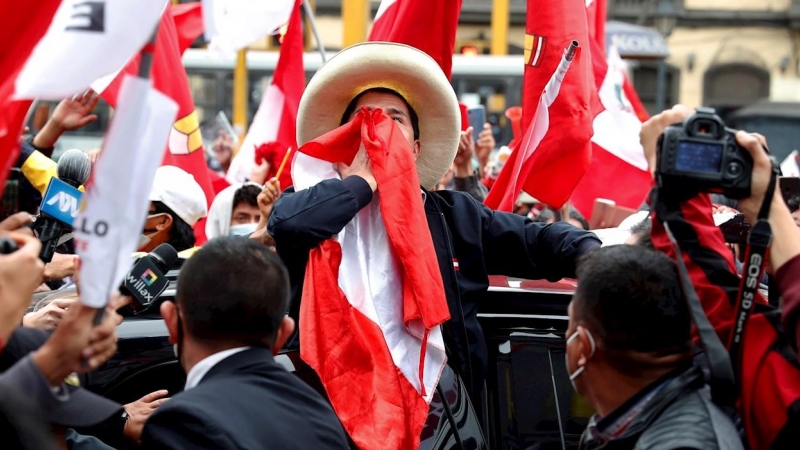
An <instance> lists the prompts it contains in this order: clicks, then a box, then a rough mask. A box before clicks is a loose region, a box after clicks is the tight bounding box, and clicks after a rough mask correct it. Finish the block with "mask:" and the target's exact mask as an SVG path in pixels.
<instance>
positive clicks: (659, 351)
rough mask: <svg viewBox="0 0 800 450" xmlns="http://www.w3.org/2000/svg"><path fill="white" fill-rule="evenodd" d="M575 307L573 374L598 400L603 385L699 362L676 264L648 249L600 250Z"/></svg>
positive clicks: (583, 277) (584, 269)
mask: <svg viewBox="0 0 800 450" xmlns="http://www.w3.org/2000/svg"><path fill="white" fill-rule="evenodd" d="M577 275H578V288H577V291H576V292H575V296H574V297H573V299H572V302H571V303H570V306H569V329H568V331H567V338H568V343H567V370H568V372H569V373H570V375H571V378H572V380H573V382H574V383H575V385H576V388H577V389H578V390H579V391H580V392H581V393H582V394H584V396H586V397H587V399H589V400H590V401H591V396H592V389H593V387H596V384H595V382H596V381H597V380H598V379H603V378H605V379H609V378H612V377H634V378H640V379H651V378H657V377H660V376H662V375H663V374H665V373H668V372H670V371H672V370H675V369H676V368H678V367H679V366H681V365H682V364H685V363H686V361H687V360H690V358H691V351H690V343H691V323H690V317H689V311H688V308H687V306H686V302H685V300H684V297H683V293H682V291H681V288H680V280H679V277H678V272H677V269H676V267H675V264H674V263H673V262H672V261H671V260H670V259H669V258H667V257H666V256H665V255H663V254H662V253H659V252H657V251H654V250H650V249H647V248H644V247H640V246H633V245H615V246H610V247H604V248H599V249H597V250H595V251H593V252H592V253H591V254H590V255H589V256H588V257H587V258H586V259H585V260H584V261H582V262H581V264H580V266H579V267H578V273H577Z"/></svg>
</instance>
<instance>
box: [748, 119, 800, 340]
mask: <svg viewBox="0 0 800 450" xmlns="http://www.w3.org/2000/svg"><path fill="white" fill-rule="evenodd" d="M736 137H737V139H738V140H739V144H740V145H741V146H742V147H744V148H745V149H747V150H748V151H749V152H750V154H751V155H752V156H753V166H754V168H753V188H752V195H751V196H750V197H749V198H747V199H744V200H741V201H740V202H739V208H740V209H741V210H742V212H743V213H744V215H745V217H747V220H748V221H749V222H750V223H755V220H756V218H757V216H758V211H759V209H760V208H761V205H762V203H763V202H764V197H765V194H766V190H767V186H768V185H769V174H770V172H771V170H772V162H771V161H770V160H769V158H768V157H767V155H766V154H765V153H764V151H763V150H762V148H761V146H762V144H766V142H765V141H764V138H763V136H760V135H748V134H746V133H742V132H739V134H738V135H737V136H736ZM768 220H769V224H770V228H771V229H772V246H771V247H770V255H769V260H770V264H771V265H772V271H773V273H774V274H775V278H776V279H777V281H778V285H779V286H780V290H781V310H782V311H781V321H782V322H783V327H784V330H785V331H786V333H787V334H788V335H790V336H792V337H793V339H792V343H793V345H794V346H795V350H796V349H798V348H800V324H799V323H798V322H800V282H798V280H797V279H796V277H797V275H798V274H800V229H798V228H797V225H795V223H794V220H793V219H792V215H791V213H790V212H789V208H788V207H787V206H786V203H785V202H784V200H783V197H782V196H781V191H780V188H779V187H778V186H776V187H775V192H773V194H772V202H771V203H770V209H769V219H768Z"/></svg>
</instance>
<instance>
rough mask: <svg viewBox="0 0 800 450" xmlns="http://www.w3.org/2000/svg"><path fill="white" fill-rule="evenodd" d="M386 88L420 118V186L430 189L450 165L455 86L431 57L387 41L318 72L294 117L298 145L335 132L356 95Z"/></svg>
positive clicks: (455, 132) (457, 129) (348, 52)
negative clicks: (401, 98) (402, 100)
mask: <svg viewBox="0 0 800 450" xmlns="http://www.w3.org/2000/svg"><path fill="white" fill-rule="evenodd" d="M373 88H387V89H391V90H393V91H395V92H397V93H398V94H400V95H401V96H402V97H403V98H404V99H405V100H406V101H407V102H408V104H409V105H410V106H411V107H412V108H413V109H414V111H415V112H416V113H417V117H418V118H419V141H420V145H421V151H420V155H419V157H418V158H417V171H418V172H419V180H420V184H421V185H422V186H423V187H425V188H431V187H433V186H435V185H436V183H438V182H439V180H440V179H441V178H442V176H443V175H444V174H445V172H447V169H448V168H449V167H450V165H451V164H452V163H453V159H454V158H455V156H456V152H457V151H458V142H459V139H460V133H461V111H460V110H459V108H458V99H457V98H456V94H455V92H454V91H453V87H452V86H451V85H450V82H449V81H448V80H447V77H446V76H445V75H444V72H442V69H441V68H440V67H439V65H438V64H437V63H436V61H434V60H433V58H431V57H430V56H428V55H427V54H425V53H424V52H421V51H419V50H417V49H415V48H413V47H409V46H407V45H403V44H396V43H390V42H364V43H361V44H356V45H353V46H351V47H348V48H346V49H344V50H342V51H341V52H339V53H337V54H336V55H334V56H333V57H332V58H331V59H329V60H328V62H326V63H325V64H323V65H322V67H320V69H319V70H318V71H317V73H316V74H315V75H314V77H313V78H312V79H311V81H310V82H309V83H308V86H307V87H306V90H305V92H304V93H303V97H302V98H301V99H300V108H299V110H298V113H297V144H298V145H300V146H302V145H303V144H305V143H307V142H309V141H311V140H314V139H316V138H318V137H320V136H322V135H323V134H325V133H327V132H329V131H331V130H334V129H336V128H339V126H340V123H341V120H342V115H344V112H345V110H346V109H347V106H348V105H349V104H350V102H351V101H352V100H353V99H354V98H355V97H356V96H357V95H358V94H360V93H362V92H364V91H366V90H368V89H373Z"/></svg>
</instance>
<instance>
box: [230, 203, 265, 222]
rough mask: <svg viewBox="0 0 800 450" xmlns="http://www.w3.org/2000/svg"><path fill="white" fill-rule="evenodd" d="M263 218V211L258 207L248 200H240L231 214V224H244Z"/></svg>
mask: <svg viewBox="0 0 800 450" xmlns="http://www.w3.org/2000/svg"><path fill="white" fill-rule="evenodd" d="M259 220H261V211H259V210H258V207H256V206H253V205H251V204H249V203H247V202H240V203H239V204H238V205H236V207H235V208H233V213H232V214H231V225H242V224H247V223H258V221H259Z"/></svg>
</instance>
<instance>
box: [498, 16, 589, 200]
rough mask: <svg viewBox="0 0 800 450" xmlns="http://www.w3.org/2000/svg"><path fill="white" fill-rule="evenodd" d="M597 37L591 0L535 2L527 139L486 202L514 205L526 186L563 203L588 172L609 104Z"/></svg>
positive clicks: (528, 45) (529, 41) (528, 34)
mask: <svg viewBox="0 0 800 450" xmlns="http://www.w3.org/2000/svg"><path fill="white" fill-rule="evenodd" d="M573 42H577V43H578V49H577V51H576V53H575V55H574V59H573V61H572V62H571V63H568V62H566V61H565V59H564V51H565V49H566V48H568V47H569V46H570V45H571V44H572V43H573ZM590 42H591V39H589V32H588V27H587V23H586V3H585V0H560V1H549V2H539V1H534V0H528V13H527V20H526V23H525V58H524V61H525V77H524V80H523V89H522V129H523V130H525V131H524V134H526V135H527V137H526V138H524V139H521V140H520V142H521V143H520V144H519V145H518V146H517V149H516V150H514V152H513V153H512V154H511V157H510V159H509V161H507V162H506V163H505V165H504V166H503V170H502V171H501V172H500V176H499V177H498V179H497V181H496V182H495V183H494V185H493V186H492V189H491V190H490V191H489V195H488V196H487V197H486V200H485V203H486V205H487V206H489V207H490V208H492V209H499V210H502V211H511V209H512V208H513V206H514V202H515V201H516V199H517V197H518V196H519V194H520V191H521V190H522V191H525V192H526V193H528V194H530V195H532V196H533V197H535V198H537V199H539V200H540V201H541V202H543V203H545V204H548V205H550V206H552V207H556V208H560V207H561V206H562V205H563V204H564V203H565V202H566V201H567V200H569V198H570V195H571V194H572V191H573V190H574V189H575V186H577V185H578V182H579V181H580V180H581V178H583V176H584V174H586V171H587V170H588V169H589V163H590V161H591V157H592V146H591V138H592V133H593V131H592V120H594V117H595V116H596V115H597V113H598V112H599V111H601V110H602V105H601V104H600V100H599V99H598V97H597V91H596V87H595V81H594V73H593V71H592V53H591V51H590V49H589V46H590ZM567 67H570V70H569V72H566V68H567ZM523 141H524V142H523ZM534 150H535V151H534Z"/></svg>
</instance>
